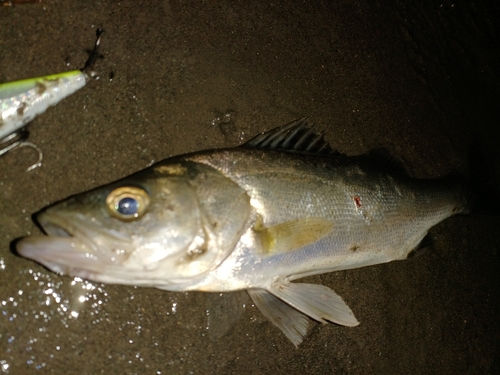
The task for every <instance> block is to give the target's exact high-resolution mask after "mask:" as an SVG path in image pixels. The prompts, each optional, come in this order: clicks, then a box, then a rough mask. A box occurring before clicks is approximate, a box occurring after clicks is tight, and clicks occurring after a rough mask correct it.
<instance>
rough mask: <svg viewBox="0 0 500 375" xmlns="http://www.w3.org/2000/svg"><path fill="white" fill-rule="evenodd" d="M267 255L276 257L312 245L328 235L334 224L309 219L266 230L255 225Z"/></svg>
mask: <svg viewBox="0 0 500 375" xmlns="http://www.w3.org/2000/svg"><path fill="white" fill-rule="evenodd" d="M254 229H255V232H256V233H257V234H258V235H259V237H260V239H261V242H262V248H263V251H264V253H265V254H268V255H275V254H281V253H285V252H288V251H293V250H296V249H299V248H301V247H303V246H306V245H310V244H312V243H314V242H316V241H318V240H320V239H321V238H323V237H325V236H326V235H328V234H329V233H330V232H331V231H332V229H333V223H332V222H331V221H329V220H327V219H325V218H322V217H308V218H303V219H298V220H293V221H287V222H285V223H282V224H277V225H274V226H272V227H269V228H266V227H265V226H263V225H262V224H259V223H258V224H257V225H255V228H254Z"/></svg>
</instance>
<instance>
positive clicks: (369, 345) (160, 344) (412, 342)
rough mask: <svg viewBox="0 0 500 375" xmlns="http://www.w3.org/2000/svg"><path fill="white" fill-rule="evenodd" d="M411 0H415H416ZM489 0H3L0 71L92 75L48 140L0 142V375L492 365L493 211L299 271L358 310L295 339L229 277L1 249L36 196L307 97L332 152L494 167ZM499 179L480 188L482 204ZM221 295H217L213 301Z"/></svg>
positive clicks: (263, 123) (219, 133) (49, 198)
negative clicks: (417, 248) (410, 248)
mask: <svg viewBox="0 0 500 375" xmlns="http://www.w3.org/2000/svg"><path fill="white" fill-rule="evenodd" d="M415 3H418V4H420V5H415ZM494 3H495V2H493V1H486V0H483V1H475V2H473V3H471V2H465V1H463V2H457V3H453V2H451V1H445V0H443V1H442V2H439V1H438V2H434V1H422V2H421V1H418V2H413V1H397V0H390V1H384V2H382V1H376V2H374V1H356V2H355V1H327V0H321V1H314V2H312V1H272V2H270V1H199V2H187V1H167V0H166V1H139V0H134V1H132V0H123V1H104V0H102V1H98V0H86V1H63V0H44V1H43V2H42V3H40V4H28V5H17V6H12V7H2V8H0V82H9V81H14V80H19V79H23V78H29V77H36V76H41V75H47V74H53V73H58V72H63V71H67V70H72V69H77V68H80V67H81V66H82V64H83V62H84V61H85V59H86V58H87V53H86V49H90V48H91V47H92V45H93V42H94V35H95V30H96V28H104V30H105V34H104V36H103V39H102V49H101V53H102V55H103V56H104V58H102V59H99V61H98V62H97V66H96V70H97V71H98V72H99V78H100V79H99V80H96V81H93V82H90V83H89V84H88V85H87V86H86V87H84V88H83V89H82V90H81V91H79V92H77V93H76V94H74V95H73V96H71V97H69V98H67V99H66V100H64V101H63V102H61V103H59V104H58V105H57V106H56V107H53V108H51V109H49V110H48V111H47V112H46V113H45V114H43V115H41V116H39V117H38V118H36V119H35V121H33V122H32V123H31V124H30V125H29V130H30V132H31V136H30V140H31V141H32V142H33V143H35V144H36V145H38V146H39V147H40V148H41V149H42V150H43V152H44V163H43V166H42V167H41V168H38V169H36V170H34V171H32V172H29V173H27V172H25V169H26V168H27V167H28V166H29V165H31V164H32V163H33V162H35V161H36V153H34V151H33V150H31V149H29V148H23V149H20V150H17V151H15V152H12V153H10V154H8V155H6V156H3V157H2V158H1V159H0V312H1V314H0V370H3V371H4V372H5V373H8V374H32V373H39V374H243V373H245V374H498V373H500V361H499V359H498V358H500V352H499V349H498V345H499V341H500V320H499V307H500V306H499V305H500V304H499V294H498V293H499V285H500V284H499V281H500V276H499V275H500V262H499V256H500V255H499V247H500V240H499V229H500V220H499V218H498V217H491V216H461V217H454V218H451V219H449V220H446V221H445V222H443V223H441V224H439V225H438V226H436V227H435V228H433V229H432V234H433V236H434V239H435V244H434V247H433V249H432V250H431V251H429V252H428V253H427V254H424V255H422V256H421V257H418V258H416V259H412V260H408V261H405V262H393V263H390V264H385V265H379V266H373V267H367V268H362V269H356V270H351V271H344V272H337V273H333V274H326V275H321V276H318V277H313V278H310V280H309V281H311V282H317V283H322V284H324V285H327V286H329V287H331V288H332V289H334V290H335V291H336V292H337V293H338V294H339V295H341V296H343V298H344V300H345V301H346V302H347V303H348V304H349V306H350V307H351V308H352V310H353V311H354V313H355V314H356V316H357V318H358V320H360V322H361V324H360V325H359V326H358V327H355V328H346V327H341V326H337V325H334V324H330V325H326V326H321V325H319V324H315V325H314V326H313V328H312V330H311V333H310V335H309V336H308V338H307V339H306V340H305V341H304V343H303V344H302V345H301V346H300V347H299V348H298V349H296V348H295V347H294V346H293V345H292V344H291V343H290V342H289V341H288V340H287V339H286V337H285V336H284V335H283V334H282V333H281V332H280V331H279V330H278V329H276V328H275V327H273V326H272V324H271V323H269V322H268V321H266V319H265V318H264V317H263V316H262V315H261V314H260V312H259V311H258V310H257V309H256V308H255V307H254V306H252V304H251V301H250V300H249V299H248V298H247V297H245V295H240V296H222V297H221V296H219V295H205V294H201V293H188V294H186V293H170V292H162V291H159V290H154V289H139V288H133V287H124V286H114V285H101V284H96V283H90V282H85V281H81V280H72V279H71V278H68V277H61V276H57V275H55V274H53V273H51V272H49V271H48V270H46V269H44V268H43V267H41V266H39V265H37V264H35V263H33V262H31V261H29V260H26V259H23V258H20V257H18V256H17V255H15V254H14V253H13V251H12V245H11V244H12V241H13V240H14V239H16V238H19V237H23V236H26V235H28V234H30V233H32V234H39V233H40V231H39V229H38V228H37V227H36V226H35V225H34V224H33V222H32V220H31V215H32V214H33V213H35V212H37V211H39V210H40V209H42V208H43V207H45V206H47V205H48V204H51V203H53V202H55V201H58V200H61V199H64V198H65V197H67V196H69V195H72V194H75V193H79V192H82V191H85V190H87V189H90V188H93V187H96V186H99V185H102V184H106V183H108V182H111V181H113V180H116V179H118V178H120V177H123V176H126V175H128V174H130V173H132V172H135V171H138V170H140V169H142V168H145V167H147V166H149V165H150V164H151V163H152V162H155V161H159V160H161V159H163V158H166V157H169V156H172V155H176V154H180V153H185V152H190V151H196V150H201V149H207V148H214V147H226V146H236V145H238V144H240V143H242V142H243V141H244V140H246V139H248V138H249V137H251V136H253V135H255V134H257V133H258V132H261V131H265V130H268V129H270V128H272V127H275V126H278V125H282V124H285V123H287V122H289V121H292V120H294V119H296V118H299V117H302V116H311V119H312V120H313V121H314V122H316V123H317V125H318V127H319V128H320V129H324V130H325V131H326V137H327V139H328V140H329V141H330V143H331V144H332V146H333V147H334V148H336V149H338V150H339V151H341V152H343V153H346V154H349V155H355V154H360V153H363V152H366V151H368V150H370V149H374V148H379V147H386V148H388V149H389V150H391V151H392V152H393V153H394V154H395V155H398V156H399V157H400V158H401V159H402V160H404V162H405V163H406V164H407V166H408V169H409V170H410V171H411V173H412V175H414V176H418V177H426V178H437V177H440V176H444V175H446V174H448V173H464V174H466V173H467V170H468V163H467V153H468V150H469V148H470V146H471V144H473V143H475V144H478V145H480V148H481V150H482V151H483V153H484V154H485V155H487V161H488V164H491V166H493V167H494V168H496V172H497V177H498V171H499V166H500V148H499V147H498V145H499V144H500V143H499V141H500V135H499V133H500V132H499V124H500V105H499V103H500V101H499V98H500V95H499V87H500V84H499V80H500V54H499V50H498V45H499V40H498V35H499V31H500V30H499V29H498V19H499V18H500V10H499V5H491V4H494ZM494 199H498V196H482V197H480V202H479V204H480V205H482V206H484V207H486V208H487V207H488V206H489V205H490V204H491V201H492V200H494ZM221 301H222V302H221Z"/></svg>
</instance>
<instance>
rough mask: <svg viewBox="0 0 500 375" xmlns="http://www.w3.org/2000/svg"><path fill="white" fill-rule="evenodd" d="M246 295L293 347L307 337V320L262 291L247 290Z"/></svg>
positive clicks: (298, 312)
mask: <svg viewBox="0 0 500 375" xmlns="http://www.w3.org/2000/svg"><path fill="white" fill-rule="evenodd" d="M248 294H249V295H250V297H251V298H252V301H253V302H254V303H255V305H256V306H257V307H258V309H259V310H260V312H261V313H262V315H264V316H265V317H266V318H267V319H269V320H270V321H271V322H272V323H273V324H274V325H275V326H277V327H278V328H279V329H281V330H282V331H283V333H284V334H285V336H286V337H288V338H289V339H290V341H291V342H292V343H293V345H295V346H298V345H299V344H300V343H301V342H302V340H303V339H304V337H305V336H306V335H307V327H308V325H309V319H308V318H307V317H306V316H305V315H304V314H302V313H301V312H300V311H298V310H296V309H294V308H293V307H291V306H290V305H288V304H286V303H285V302H283V301H282V300H280V299H279V298H278V297H275V296H273V295H272V294H271V293H269V292H268V291H266V290H263V289H249V290H248Z"/></svg>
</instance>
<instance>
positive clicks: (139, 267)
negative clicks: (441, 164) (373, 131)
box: [17, 118, 473, 346]
mask: <svg viewBox="0 0 500 375" xmlns="http://www.w3.org/2000/svg"><path fill="white" fill-rule="evenodd" d="M469 190H470V189H469V187H468V184H467V183H466V182H465V179H461V178H459V177H447V178H441V179H437V180H431V179H415V178H411V177H410V176H409V175H408V174H407V173H406V171H405V170H404V167H403V166H402V164H401V163H400V162H399V161H397V159H396V158H394V157H392V156H391V155H390V153H389V152H387V151H384V150H375V151H371V152H369V153H367V154H363V155H358V156H346V155H344V154H341V153H339V152H338V151H335V150H333V148H332V147H331V146H330V145H329V143H328V142H327V141H326V140H325V137H324V133H321V132H317V131H316V130H315V128H314V127H313V126H310V125H309V123H308V120H307V118H303V119H300V120H296V121H293V122H291V123H289V124H287V125H284V126H281V127H278V128H275V129H273V130H270V131H268V132H265V133H262V134H259V135H257V136H256V137H254V138H252V139H251V140H250V141H248V142H246V143H244V144H243V145H240V146H238V147H234V148H224V149H215V150H207V151H199V152H194V153H189V154H184V155H179V156H174V157H171V158H168V159H165V160H163V161H160V162H158V163H157V164H154V165H153V166H151V167H149V168H147V169H144V170H142V171H139V172H137V173H135V174H132V175H131V176H129V177H126V178H123V179H121V180H119V181H116V182H114V183H111V184H109V185H106V186H102V187H99V188H96V189H94V190H91V191H89V192H85V193H82V194H78V195H75V196H72V197H70V198H68V199H66V200H64V201H61V202H59V203H56V204H55V205H52V206H49V207H48V208H46V209H45V210H43V211H42V212H41V213H39V214H38V215H37V216H36V221H37V222H38V223H39V225H40V227H41V228H42V229H43V231H44V232H45V233H46V234H47V235H45V236H31V237H26V238H24V239H22V240H20V241H19V242H18V243H17V252H18V253H19V254H20V255H21V256H23V257H26V258H29V259H32V260H34V261H36V262H38V263H40V264H42V265H44V266H45V267H47V268H48V269H49V270H51V271H53V272H56V273H58V274H66V275H70V276H73V277H80V278H83V279H87V280H91V281H95V282H102V283H111V284H124V285H136V286H142V287H155V288H159V289H162V290H167V291H177V292H180V291H202V292H232V291H239V290H246V291H247V292H248V294H249V295H250V297H251V299H252V300H253V302H254V304H255V305H256V306H257V307H258V309H259V310H260V311H261V312H262V313H263V315H264V316H265V317H266V318H268V319H269V320H270V321H271V322H272V323H273V324H274V325H276V326H277V327H278V328H279V329H281V331H282V332H283V333H284V334H285V335H286V337H288V339H290V341H291V342H292V343H293V344H294V345H295V346H298V345H299V344H300V343H301V342H302V341H303V339H304V338H305V337H306V336H307V331H308V326H309V323H310V322H311V319H312V320H313V321H317V322H320V323H324V324H325V323H327V322H333V323H336V324H338V325H341V326H346V327H354V326H356V325H358V324H359V322H358V320H357V319H356V317H355V316H354V313H353V312H352V310H351V309H350V308H349V306H348V305H347V304H346V303H345V302H344V300H343V299H342V298H341V297H340V296H339V295H337V294H336V293H335V292H334V291H333V290H332V289H330V288H329V287H327V286H323V285H318V284H312V283H301V282H296V280H298V279H300V278H303V277H306V276H311V275H318V274H323V273H327V272H334V271H340V270H348V269H353V268H359V267H365V266H371V265H376V264H379V263H385V262H390V261H394V260H401V259H406V258H408V257H409V256H410V255H411V254H412V253H414V252H415V251H418V250H419V249H420V248H421V247H422V244H425V243H426V241H425V239H426V238H428V237H427V235H428V231H429V229H430V228H432V227H433V226H434V225H436V224H438V223H439V222H441V221H442V220H444V219H446V218H448V217H450V216H452V215H455V214H464V213H468V212H470V209H471V204H472V203H471V201H472V200H473V199H472V198H471V194H470V192H469Z"/></svg>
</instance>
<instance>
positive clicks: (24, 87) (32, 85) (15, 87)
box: [0, 29, 102, 171]
mask: <svg viewBox="0 0 500 375" xmlns="http://www.w3.org/2000/svg"><path fill="white" fill-rule="evenodd" d="M96 34H97V40H96V43H95V46H94V49H93V50H92V52H91V54H90V56H89V59H88V60H87V62H86V63H85V66H84V68H83V69H81V70H72V71H69V72H64V73H58V74H52V75H48V76H43V77H37V78H30V79H25V80H21V81H15V82H8V83H4V84H0V111H1V112H0V155H3V154H5V153H7V152H9V151H11V150H13V149H15V148H18V147H21V146H29V147H32V148H35V149H36V150H37V151H38V153H39V160H38V162H37V163H35V164H33V165H32V166H31V167H29V168H28V171H30V170H32V169H34V168H36V167H39V166H40V165H41V163H42V158H43V154H42V152H41V151H40V149H39V148H38V147H36V146H35V145H34V144H32V143H30V142H27V141H26V139H27V138H28V134H29V133H28V132H27V131H26V130H24V129H23V127H24V126H25V125H26V124H27V123H29V122H30V121H32V120H33V119H34V118H35V117H36V116H37V115H39V114H41V113H43V112H45V111H46V110H47V108H49V107H50V106H54V105H56V104H57V103H59V102H60V101H61V100H62V99H64V98H66V97H68V96H69V95H71V94H73V93H74V92H76V91H78V90H80V89H81V88H82V87H84V86H85V84H86V83H87V81H88V80H89V74H88V73H87V71H89V69H91V68H92V67H93V65H94V62H95V60H96V58H97V57H98V56H99V54H98V52H97V49H98V47H99V43H100V38H101V34H102V30H100V29H99V30H97V32H96Z"/></svg>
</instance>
